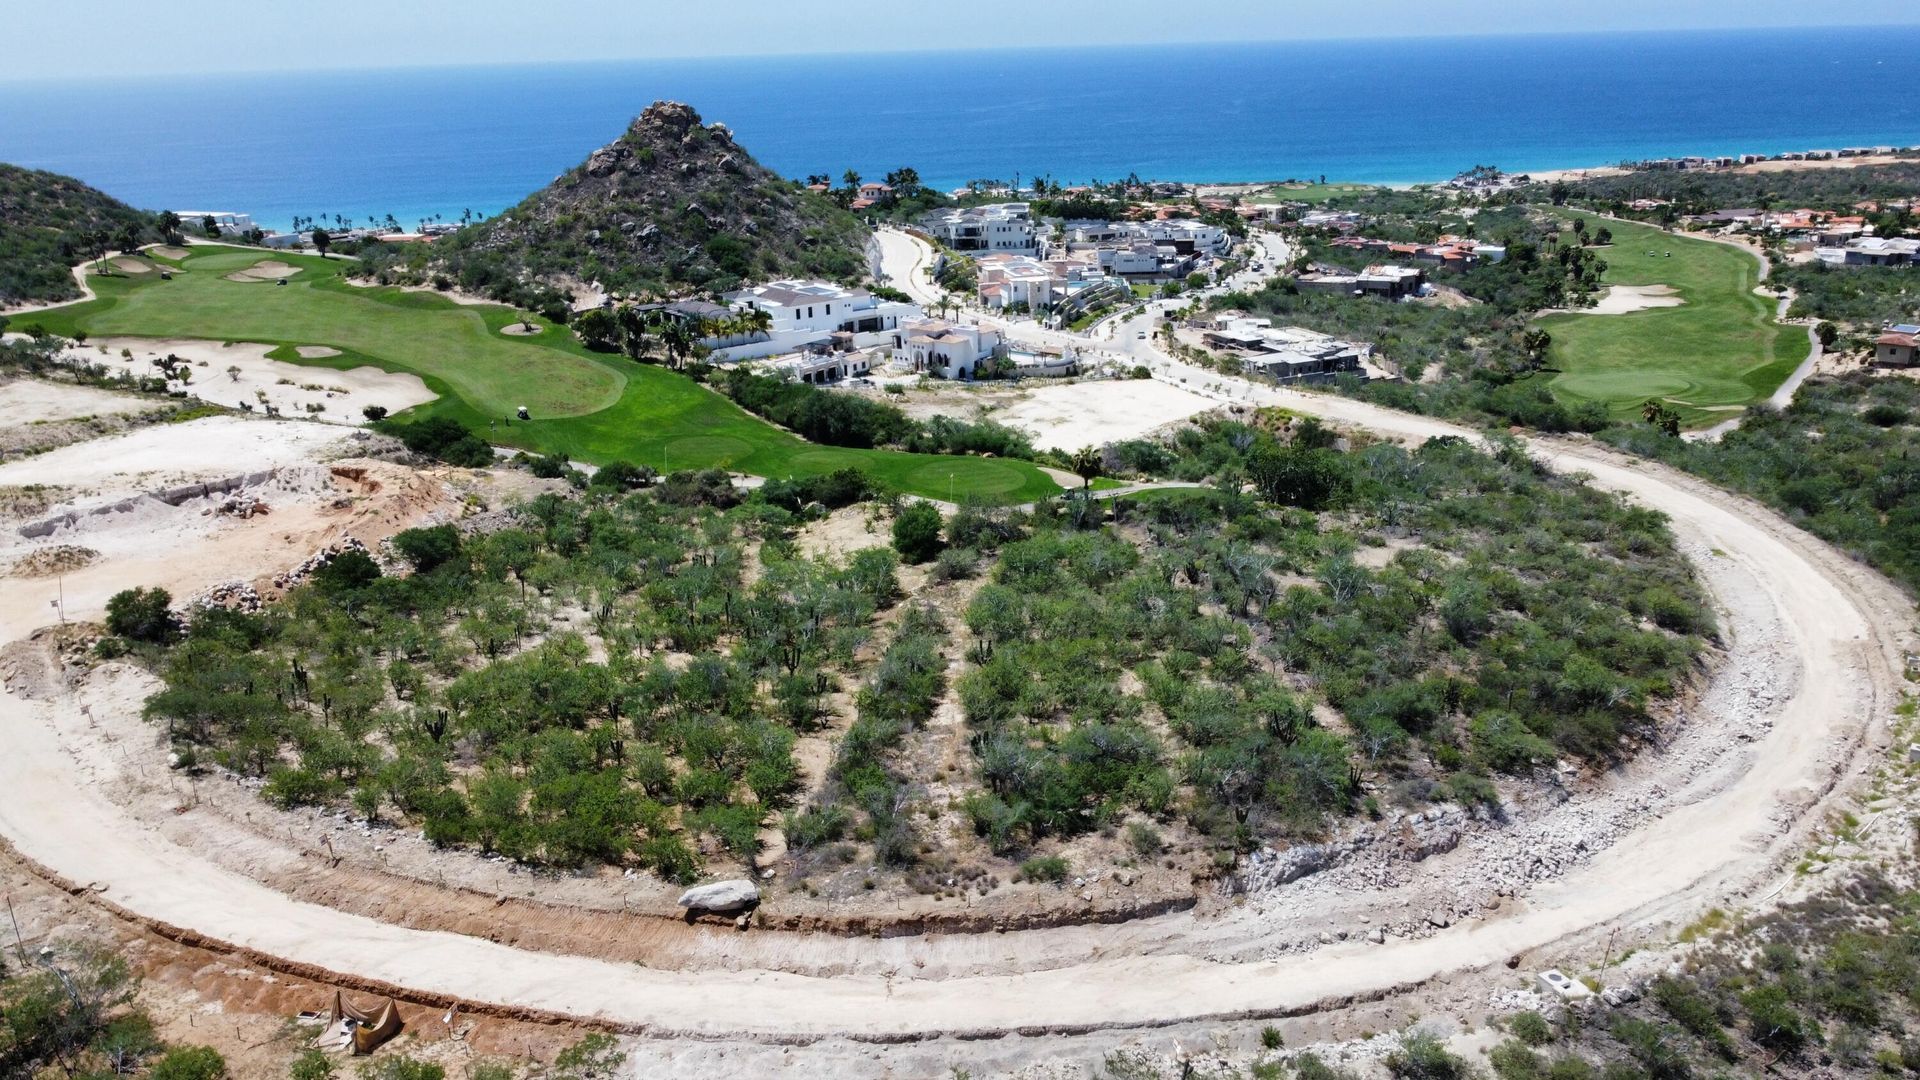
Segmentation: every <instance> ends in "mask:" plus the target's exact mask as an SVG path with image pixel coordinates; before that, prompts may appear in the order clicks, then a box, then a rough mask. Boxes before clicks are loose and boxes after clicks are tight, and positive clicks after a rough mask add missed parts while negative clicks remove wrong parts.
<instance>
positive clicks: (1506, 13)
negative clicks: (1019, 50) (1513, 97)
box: [0, 0, 1920, 124]
mask: <svg viewBox="0 0 1920 1080" xmlns="http://www.w3.org/2000/svg"><path fill="white" fill-rule="evenodd" d="M9 6H11V7H12V8H13V10H11V11H9V12H8V13H7V14H6V16H5V21H6V25H7V31H8V37H9V38H10V39H12V40H13V41H16V42H35V41H39V42H59V41H66V42H71V43H76V44H77V43H78V42H80V41H81V40H83V39H84V41H85V42H86V46H85V49H84V50H83V52H75V51H74V49H73V48H44V49H38V48H15V49H11V50H9V51H8V55H7V63H6V64H5V65H4V67H5V70H4V71H3V72H0V79H6V78H40V77H48V76H66V77H87V78H102V77H121V76H125V75H127V73H130V72H139V73H142V74H164V73H175V72H208V71H253V70H293V69H300V68H365V67H408V66H415V65H424V64H491V63H512V62H537V61H548V60H604V59H627V58H641V57H666V56H671V57H686V56H735V55H760V54H773V53H848V52H861V51H874V50H887V51H904V50H927V49H964V48H987V47H1002V46H1008V45H1033V46H1046V45H1053V46H1060V45H1117V44H1151V43H1156V42H1189V41H1271V40H1287V39H1300V38H1329V37H1335V38H1338V37H1407V36H1427V35H1437V34H1494V33H1551V32H1555V31H1592V30H1670V29H1690V28H1730V27H1749V28H1760V27H1786V26H1874V25H1895V24H1906V25H1916V24H1920V5H1916V4H1915V3H1914V0H1821V2H1818V3H1815V2H1810V0H1450V2H1445V3H1441V2H1435V0H1184V2H1181V3H1168V2H1166V0H1100V2H1098V3H1091V4H1090V3H1070V4H1060V3H1052V4H1048V3H1040V4H1014V5H1000V4H991V5H990V4H978V3H964V2H963V3H949V2H933V0H892V2H891V3H884V2H883V3H879V4H861V3H844V2H841V3H834V2H827V3H821V2H817V0H816V2H806V0H705V2H689V0H669V2H661V0H626V2H619V0H559V2H557V3H556V2H529V0H460V2H458V3H451V2H447V0H327V2H325V3H319V4H310V3H302V2H298V0H295V2H292V3H276V2H272V0H269V2H266V3H262V2H261V0H89V2H85V3H73V2H65V3H61V2H36V0H22V2H20V3H17V4H13V5H9ZM1002 14H1004V16H1005V17H1002ZM83 54H84V56H86V57H91V58H92V59H91V60H87V59H83V58H82V57H83ZM103 65H104V66H103ZM115 72H118V73H120V75H119V76H115V75H114V74H113V73H115ZM3 123H5V120H4V118H0V124H3Z"/></svg>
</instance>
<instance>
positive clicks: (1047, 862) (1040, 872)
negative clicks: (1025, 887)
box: [1020, 855, 1070, 885]
mask: <svg viewBox="0 0 1920 1080" xmlns="http://www.w3.org/2000/svg"><path fill="white" fill-rule="evenodd" d="M1069 869H1070V868H1069V867H1068V865H1067V860H1066V859H1065V858H1063V857H1061V856H1059V855H1040V856H1036V857H1034V858H1031V859H1028V860H1027V861H1026V862H1023V863H1021V864H1020V877H1021V878H1022V879H1023V880H1026V881H1032V882H1036V883H1038V884H1042V885H1058V884H1060V883H1061V882H1063V881H1065V880H1067V873H1068V871H1069Z"/></svg>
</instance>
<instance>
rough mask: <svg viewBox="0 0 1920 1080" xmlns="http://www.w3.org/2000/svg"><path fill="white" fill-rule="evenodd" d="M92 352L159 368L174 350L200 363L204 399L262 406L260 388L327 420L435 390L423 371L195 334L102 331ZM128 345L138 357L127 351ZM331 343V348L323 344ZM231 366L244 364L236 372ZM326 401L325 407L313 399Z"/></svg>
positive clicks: (427, 397) (120, 363)
mask: <svg viewBox="0 0 1920 1080" xmlns="http://www.w3.org/2000/svg"><path fill="white" fill-rule="evenodd" d="M87 346H88V349H89V352H88V354H87V358H88V359H89V360H92V361H94V362H96V363H102V364H107V365H109V366H113V367H120V368H124V369H126V370H128V371H131V372H133V373H135V374H138V375H148V374H153V373H154V371H155V369H154V368H153V367H152V366H151V361H152V360H153V359H154V358H156V357H162V356H166V355H167V354H169V353H172V354H173V355H175V356H178V357H180V358H181V359H182V360H185V361H187V362H188V363H190V364H192V365H193V381H192V382H191V383H189V384H188V385H187V392H188V393H189V394H192V395H193V396H194V397H197V398H200V399H201V400H203V401H210V402H213V403H214V404H216V405H225V406H227V407H228V408H236V407H238V406H240V405H241V404H242V403H243V402H244V403H247V404H250V405H253V406H254V407H255V408H258V407H259V406H260V404H261V401H262V398H261V395H262V394H264V395H266V396H265V401H266V402H268V403H270V404H272V405H273V406H274V407H275V408H277V409H279V410H280V411H281V412H282V413H284V414H285V415H287V416H310V415H317V416H318V417H319V418H320V419H323V420H333V421H337V422H341V423H353V424H357V423H360V422H361V412H360V410H362V409H364V408H366V407H367V406H369V405H383V406H385V407H386V409H387V411H388V412H399V411H400V410H402V409H408V408H412V407H413V406H415V405H424V404H426V403H427V402H429V401H432V400H433V399H434V397H435V395H434V393H433V391H431V390H429V389H427V384H426V383H424V382H422V381H421V380H420V377H419V376H418V375H409V374H405V373H402V372H390V371H382V370H380V369H379V368H377V367H372V366H367V367H357V368H353V369H351V370H349V371H335V370H333V369H331V368H321V367H306V366H303V365H300V364H290V363H287V362H285V361H282V360H270V359H268V358H267V354H268V353H269V352H272V351H273V349H274V348H275V347H274V346H271V345H259V344H255V343H253V342H246V341H237V342H233V343H232V344H222V343H221V342H217V341H199V340H195V339H191V338H95V339H92V340H90V341H89V342H88V343H87ZM122 349H125V350H127V351H129V352H131V353H132V354H133V356H132V358H130V359H129V358H127V357H123V356H121V355H120V352H121V350H122ZM323 350H324V351H323ZM300 355H302V356H308V357H312V358H315V359H318V358H322V357H327V356H338V355H340V351H339V350H338V349H334V348H331V347H329V346H325V345H302V346H300ZM229 368H238V369H239V370H238V371H237V372H230V371H229V370H228V369H229ZM316 405H317V406H319V409H318V411H316V410H314V409H312V408H309V406H316Z"/></svg>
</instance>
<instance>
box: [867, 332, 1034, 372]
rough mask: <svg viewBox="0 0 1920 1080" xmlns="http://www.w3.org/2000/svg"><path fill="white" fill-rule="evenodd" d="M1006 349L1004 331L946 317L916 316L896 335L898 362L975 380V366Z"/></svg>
mask: <svg viewBox="0 0 1920 1080" xmlns="http://www.w3.org/2000/svg"><path fill="white" fill-rule="evenodd" d="M1005 352H1006V341H1005V340H1004V339H1003V338H1002V337H1001V335H1000V331H998V330H992V329H988V328H985V327H980V326H964V325H961V324H959V323H952V322H948V321H947V320H945V319H915V320H914V321H912V322H910V323H907V324H906V325H904V326H902V327H901V328H900V329H899V330H898V331H896V332H895V334H894V353H893V357H894V362H895V363H900V362H905V363H907V364H910V365H911V366H912V367H913V370H915V371H919V372H926V373H928V374H932V375H938V376H940V377H941V378H944V379H971V378H973V372H974V369H975V368H977V367H979V366H980V365H981V364H982V363H984V362H985V361H987V360H989V359H992V358H993V357H995V356H999V355H1003V354H1004V353H1005Z"/></svg>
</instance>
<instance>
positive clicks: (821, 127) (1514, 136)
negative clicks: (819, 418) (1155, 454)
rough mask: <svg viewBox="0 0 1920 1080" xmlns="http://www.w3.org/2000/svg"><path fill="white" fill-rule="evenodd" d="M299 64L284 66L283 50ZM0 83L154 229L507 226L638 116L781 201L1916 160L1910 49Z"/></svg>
mask: <svg viewBox="0 0 1920 1080" xmlns="http://www.w3.org/2000/svg"><path fill="white" fill-rule="evenodd" d="M295 55H296V56H297V55H298V51H297V50H296V51H295ZM83 67H85V68H86V70H87V72H88V73H87V74H86V75H85V76H83V77H79V78H76V79H73V80H70V81H68V80H62V81H58V82H52V81H47V82H0V161H9V162H13V163H16V164H20V165H27V166H32V167H35V168H44V169H52V170H55V171H58V172H63V173H68V174H71V175H74V176H77V177H79V178H81V179H83V180H85V181H87V182H89V183H91V184H94V185H96V186H98V187H101V188H103V189H105V190H106V191H108V192H110V193H112V194H113V195H116V196H118V197H119V198H121V199H124V200H126V201H128V202H131V203H133V204H135V205H139V206H144V207H148V208H151V209H166V208H171V209H215V210H238V211H243V212H248V213H251V214H253V215H254V217H255V218H256V220H258V221H260V222H261V223H262V224H264V225H267V226H270V227H279V226H285V225H286V224H287V223H288V222H289V221H290V219H292V218H293V217H294V216H295V215H313V216H319V215H326V216H329V217H330V216H332V215H334V214H340V215H342V216H345V217H352V218H357V219H361V220H365V219H367V218H369V217H373V218H384V217H385V216H386V215H388V214H392V215H394V217H396V218H397V219H398V220H400V221H401V222H403V223H406V224H409V225H411V224H413V223H415V222H417V221H420V220H422V219H426V218H430V217H431V216H433V215H435V214H438V215H441V216H442V217H443V218H458V217H459V216H460V214H461V212H462V211H464V210H473V211H476V212H481V213H487V214H492V213H496V212H498V211H500V210H501V209H504V208H505V207H507V206H510V205H512V204H513V203H515V202H517V201H518V200H519V199H520V198H522V197H523V196H525V195H526V194H527V193H529V192H531V191H532V190H534V189H536V188H538V187H540V186H541V185H543V184H545V183H546V182H548V181H549V180H551V179H553V177H554V176H555V175H556V174H558V173H559V172H560V171H562V170H563V169H565V168H567V167H568V166H570V165H572V164H574V163H576V162H578V161H580V160H581V159H583V158H584V157H585V156H586V155H587V154H588V153H589V152H591V151H592V150H593V149H594V148H595V147H598V146H601V145H603V144H605V143H607V142H609V141H611V140H612V139H613V138H614V137H615V136H616V135H618V134H619V132H620V131H621V130H622V128H623V127H624V125H625V124H626V123H627V121H628V120H629V119H630V118H631V117H632V116H634V115H635V114H637V113H638V112H639V111H640V110H641V109H642V108H644V107H645V106H646V105H647V104H648V103H649V102H651V101H653V100H655V99H657V98H673V99H678V100H681V101H686V102H689V103H691V104H692V105H693V106H694V107H695V108H697V109H699V110H700V112H701V113H702V114H703V115H704V116H705V117H706V118H707V119H708V120H709V121H715V120H717V121H724V122H725V123H726V124H728V125H729V126H730V127H732V128H733V130H734V132H735V134H736V136H737V137H738V138H739V139H740V141H741V142H742V143H743V144H744V145H745V146H747V147H748V148H749V149H750V150H752V151H753V153H754V154H755V155H756V156H757V157H759V158H760V159H761V161H763V162H764V163H765V164H767V165H768V166H770V167H772V168H773V169H775V170H777V171H779V172H781V173H783V174H786V175H789V176H804V175H805V174H808V173H813V172H821V173H829V174H831V175H833V176H834V177H835V178H836V179H837V178H838V177H839V176H840V175H841V174H842V173H843V172H844V171H845V170H847V169H849V168H851V169H854V170H856V171H858V172H860V173H861V174H863V175H864V176H866V177H869V178H878V177H880V176H881V175H883V174H884V173H885V172H887V171H888V170H889V169H893V168H896V167H898V166H901V165H912V166H914V167H915V168H917V169H918V170H919V172H920V175H921V177H922V179H923V180H925V181H927V182H928V183H932V184H935V185H938V186H941V187H943V188H944V187H953V186H957V185H960V184H963V183H965V182H966V181H968V180H972V179H976V178H999V179H1010V178H1012V177H1013V176H1014V175H1015V174H1018V175H1019V177H1020V178H1021V179H1022V180H1027V179H1030V178H1032V177H1033V176H1035V175H1036V174H1040V175H1046V176H1048V177H1051V178H1052V179H1055V180H1058V181H1060V182H1062V183H1074V182H1081V181H1086V180H1095V179H1102V180H1105V179H1117V178H1120V177H1124V176H1126V175H1127V174H1128V173H1138V174H1139V175H1141V176H1143V177H1149V178H1156V179H1171V180H1211V181H1238V180H1264V179H1286V178H1290V177H1302V178H1305V177H1314V178H1317V177H1319V176H1321V175H1325V176H1327V177H1328V178H1330V179H1338V180H1352V181H1374V182H1385V183H1396V182H1415V181H1422V180H1438V179H1445V178H1447V177H1450V176H1452V175H1454V174H1455V173H1457V172H1459V171H1461V170H1463V169H1465V168H1467V167H1469V166H1472V165H1475V164H1491V165H1498V166H1500V167H1502V168H1505V169H1507V170H1508V171H1524V170H1529V169H1536V170H1537V169H1545V168H1559V167H1569V166H1582V165H1599V164H1608V163H1612V162H1617V161H1620V160H1623V159H1629V158H1643V157H1653V156H1668V155H1680V154H1734V153H1743V152H1752V153H1772V152H1778V151H1782V150H1794V149H1809V148H1816V147H1839V146H1846V145H1860V144H1881V143H1899V144H1907V145H1910V144H1916V143H1920V91H1916V89H1915V88H1916V87H1920V28H1914V27H1907V28H1881V29H1841V30H1815V31H1809V30H1793V31H1765V32H1741V33H1724V32H1714V33H1663V34H1610V35H1577V36H1525V37H1494V38H1449V39H1432V38H1428V39H1406V40H1387V41H1337V42H1326V41H1314V42H1289V43H1278V44H1246V45H1205V46H1201V45H1183V46H1164V47H1157V48H1112V49H1009V50H1001V51H994V52H978V53H896V54H886V55H845V56H808V57H786V58H737V59H709V60H698V61H688V60H675V61H635V62H621V63H593V64H565V65H540V66H521V67H462V68H429V69H410V70H366V71H351V72H328V73H292V74H281V75H225V76H203V77H176V76H167V75H148V74H145V73H143V72H142V71H141V70H140V63H139V62H138V61H137V60H127V59H118V60H106V59H103V60H101V61H100V62H99V63H88V64H86V65H83Z"/></svg>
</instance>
